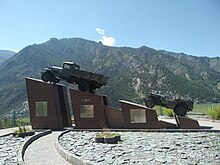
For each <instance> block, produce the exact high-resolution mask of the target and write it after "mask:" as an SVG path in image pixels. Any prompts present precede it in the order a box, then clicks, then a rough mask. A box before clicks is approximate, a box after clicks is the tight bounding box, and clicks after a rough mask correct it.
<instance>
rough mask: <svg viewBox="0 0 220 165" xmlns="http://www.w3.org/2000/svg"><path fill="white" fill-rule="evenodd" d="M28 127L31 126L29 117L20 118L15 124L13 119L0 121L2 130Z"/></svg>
mask: <svg viewBox="0 0 220 165" xmlns="http://www.w3.org/2000/svg"><path fill="white" fill-rule="evenodd" d="M27 125H30V118H28V117H23V118H18V119H16V120H15V122H14V120H13V119H12V118H6V117H5V118H4V119H0V129H2V128H10V127H17V126H27Z"/></svg>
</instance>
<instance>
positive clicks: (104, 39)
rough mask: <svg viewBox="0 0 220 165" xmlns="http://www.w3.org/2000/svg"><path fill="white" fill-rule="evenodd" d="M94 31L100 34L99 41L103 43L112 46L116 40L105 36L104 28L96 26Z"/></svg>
mask: <svg viewBox="0 0 220 165" xmlns="http://www.w3.org/2000/svg"><path fill="white" fill-rule="evenodd" d="M96 32H97V33H98V34H100V35H101V39H100V40H99V41H101V42H102V44H103V45H107V46H113V45H114V44H115V41H116V40H115V39H114V38H113V37H107V36H105V30H103V29H100V28H96Z"/></svg>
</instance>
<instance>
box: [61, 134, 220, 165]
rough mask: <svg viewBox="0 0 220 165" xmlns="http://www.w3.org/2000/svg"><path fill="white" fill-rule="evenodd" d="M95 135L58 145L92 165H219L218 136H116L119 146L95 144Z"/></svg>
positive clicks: (75, 136)
mask: <svg viewBox="0 0 220 165" xmlns="http://www.w3.org/2000/svg"><path fill="white" fill-rule="evenodd" d="M95 134H96V133H95V132H74V131H72V132H69V133H66V134H64V135H63V136H62V137H61V138H60V140H59V143H60V145H61V146H62V147H63V148H64V149H65V150H69V151H70V152H71V153H72V154H75V155H77V156H79V157H80V158H82V159H84V160H88V161H91V162H93V163H94V164H103V165H106V164H114V165H115V164H135V165H136V164H152V165H155V164H204V165H207V164H210V165H211V164H212V165H213V164H216V165H217V164H220V133H211V132H198V133H176V132H175V133H155V132H119V134H121V138H122V141H121V142H119V144H100V143H95V138H94V137H95Z"/></svg>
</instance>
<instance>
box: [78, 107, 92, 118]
mask: <svg viewBox="0 0 220 165" xmlns="http://www.w3.org/2000/svg"><path fill="white" fill-rule="evenodd" d="M80 118H94V105H81V106H80Z"/></svg>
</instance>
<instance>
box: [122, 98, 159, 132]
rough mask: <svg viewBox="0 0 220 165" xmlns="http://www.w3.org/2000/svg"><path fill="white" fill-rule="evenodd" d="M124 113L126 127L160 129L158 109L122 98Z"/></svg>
mask: <svg viewBox="0 0 220 165" xmlns="http://www.w3.org/2000/svg"><path fill="white" fill-rule="evenodd" d="M119 102H120V104H121V108H122V115H123V119H124V124H125V127H126V128H129V129H135V128H137V129H159V128H160V124H159V122H158V118H157V114H156V111H155V110H153V109H150V108H147V107H146V106H143V105H139V104H135V103H132V102H128V101H124V100H120V101H119Z"/></svg>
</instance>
